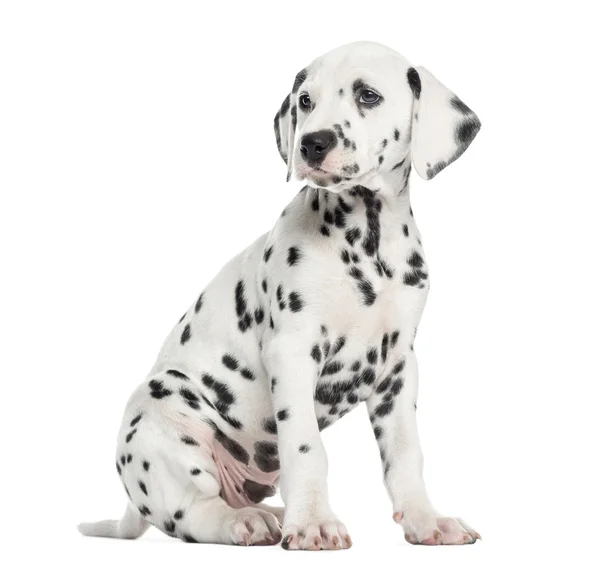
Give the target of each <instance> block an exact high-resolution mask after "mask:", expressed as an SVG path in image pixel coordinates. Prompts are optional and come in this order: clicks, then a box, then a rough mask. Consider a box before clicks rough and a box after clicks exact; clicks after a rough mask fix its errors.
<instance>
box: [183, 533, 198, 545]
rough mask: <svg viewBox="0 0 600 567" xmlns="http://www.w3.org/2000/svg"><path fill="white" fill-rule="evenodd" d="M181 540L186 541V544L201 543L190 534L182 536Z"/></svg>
mask: <svg viewBox="0 0 600 567" xmlns="http://www.w3.org/2000/svg"><path fill="white" fill-rule="evenodd" d="M181 539H182V540H183V541H185V543H200V542H199V541H198V540H197V539H195V538H194V537H192V536H191V535H190V534H181Z"/></svg>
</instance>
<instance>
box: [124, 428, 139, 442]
mask: <svg viewBox="0 0 600 567" xmlns="http://www.w3.org/2000/svg"><path fill="white" fill-rule="evenodd" d="M136 433H137V429H132V430H131V431H130V432H129V433H128V434H127V437H125V443H129V442H130V441H131V440H132V439H133V436H134V435H135V434H136Z"/></svg>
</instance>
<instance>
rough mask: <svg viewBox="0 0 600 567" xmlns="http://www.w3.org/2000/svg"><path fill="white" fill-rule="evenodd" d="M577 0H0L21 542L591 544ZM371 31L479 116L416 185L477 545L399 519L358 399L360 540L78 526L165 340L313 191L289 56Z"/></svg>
mask: <svg viewBox="0 0 600 567" xmlns="http://www.w3.org/2000/svg"><path fill="white" fill-rule="evenodd" d="M556 4H559V3H553V2H526V1H520V2H511V1H505V2H502V3H488V2H481V1H472V2H466V1H459V0H454V1H452V2H447V1H440V2H435V3H434V2H412V3H410V4H408V3H405V2H401V1H393V2H378V1H375V0H365V1H362V2H351V1H349V0H344V1H339V2H324V1H322V2H313V3H311V2H307V1H304V2H301V1H295V2H283V1H280V2H273V3H260V2H256V1H251V2H239V3H232V2H216V3H215V2H206V3H204V2H161V3H159V2H150V1H144V2H127V1H122V0H121V1H107V0H104V1H102V2H100V1H98V2H84V1H78V2H75V1H73V2H62V1H56V2H38V3H34V2H28V1H26V0H20V1H13V2H11V1H3V2H2V3H0V190H1V206H0V232H1V235H0V236H1V240H0V242H1V252H2V254H1V269H2V276H1V286H2V287H1V295H0V302H1V314H0V331H1V336H0V341H1V342H0V344H1V345H2V368H1V377H0V383H1V387H0V391H1V395H0V403H1V406H2V407H1V410H0V419H1V420H2V423H1V435H2V447H1V453H0V454H1V455H2V456H1V460H2V465H1V467H0V471H1V472H0V474H1V475H2V482H1V490H2V494H3V496H2V509H1V512H0V517H1V518H2V519H1V520H0V522H1V523H2V526H3V527H2V532H3V533H2V536H1V539H2V544H1V545H0V559H2V557H3V556H4V557H5V558H6V557H8V556H9V555H12V554H14V555H12V557H11V562H10V563H9V564H11V565H20V564H30V563H32V564H33V562H35V563H36V564H40V565H41V564H54V563H59V562H60V563H61V564H78V565H82V564H85V565H91V566H94V565H121V564H123V565H125V564H127V563H132V564H136V565H137V564H139V565H146V566H150V565H173V564H178V565H182V564H184V562H185V564H187V565H198V564H200V565H207V564H209V563H210V564H213V563H214V562H217V561H218V562H219V563H220V564H227V565H229V564H233V562H239V564H244V565H254V564H256V565H259V564H260V565H264V564H265V562H270V561H272V562H277V563H278V564H280V563H281V562H282V561H286V562H290V563H291V564H295V565H300V564H304V565H305V564H306V563H307V561H314V562H316V563H317V564H319V565H325V564H327V565H342V564H356V565H361V564H366V563H371V562H372V561H376V562H377V564H385V565H411V566H412V565H505V564H507V562H509V561H510V563H511V564H516V565H521V564H526V562H527V563H529V562H531V561H536V562H537V561H542V560H545V559H550V560H552V559H553V560H559V559H561V560H562V559H568V560H569V561H572V562H573V563H574V564H575V563H577V562H579V564H590V563H593V562H595V561H597V560H598V557H597V555H598V547H597V543H598V505H599V494H598V479H599V478H600V474H599V472H600V471H599V470H598V464H597V463H598V447H599V442H598V434H599V432H600V426H599V421H598V405H599V402H600V399H599V398H600V396H599V394H600V388H599V381H600V372H599V370H598V362H599V356H598V339H599V330H598V329H599V327H598V325H599V321H600V306H599V301H598V290H599V287H600V280H599V277H598V248H599V246H598V245H599V243H600V230H599V228H598V219H599V217H600V211H599V209H600V197H599V192H598V190H599V183H598V175H599V173H598V170H597V163H598V161H597V160H598V134H597V133H598V128H599V121H598V106H599V104H600V103H599V102H598V101H599V98H600V97H599V95H598V89H597V85H596V81H597V80H598V62H597V60H596V56H597V54H598V50H599V46H598V41H597V39H595V38H597V29H595V28H596V26H595V23H594V22H595V18H593V17H592V13H591V6H592V3H591V2H577V1H571V2H569V3H568V8H565V9H564V11H559V10H557V9H555V8H553V7H552V6H553V5H556ZM586 6H589V7H590V8H586ZM358 39H371V40H377V41H380V42H382V43H385V44H388V45H389V46H391V47H393V48H395V49H396V50H398V51H400V52H401V53H403V54H404V55H405V56H406V57H408V58H409V59H410V60H411V61H412V62H413V63H414V64H423V65H425V66H427V67H428V68H429V69H430V70H431V71H432V72H433V73H434V74H436V75H437V77H438V78H439V79H440V80H442V81H443V82H444V83H445V84H446V85H447V86H449V87H450V88H451V89H453V90H454V91H455V92H456V93H457V94H458V96H460V97H461V98H462V99H463V100H464V101H465V102H466V103H467V104H468V105H469V106H471V107H472V108H473V109H474V110H475V111H476V112H477V113H478V114H479V116H480V118H481V120H482V123H483V128H482V130H481V133H480V135H479V136H478V138H477V139H476V140H475V142H474V143H473V145H472V146H471V148H470V149H469V150H468V151H467V153H466V154H465V155H464V157H463V158H462V159H460V160H459V161H458V162H457V163H456V164H454V165H453V166H451V167H450V168H448V170H446V171H444V172H443V173H442V174H440V175H439V177H437V178H436V179H435V180H433V181H431V182H425V181H423V180H421V179H419V178H416V177H414V178H413V189H412V198H413V208H414V211H415V217H416V219H417V222H418V224H419V227H420V229H421V232H422V233H423V238H424V245H425V250H426V253H427V257H428V262H429V264H430V270H431V279H432V290H431V293H430V299H429V302H428V306H427V309H426V310H425V315H424V317H423V321H422V324H421V328H420V333H419V337H418V341H417V344H416V349H417V352H418V355H419V359H420V370H421V384H422V386H421V392H420V399H419V417H420V428H421V436H422V443H423V448H424V453H425V474H426V479H427V482H428V486H429V489H430V492H431V496H432V499H433V502H434V504H435V505H436V506H437V507H438V509H440V510H441V511H442V512H444V513H448V514H454V515H461V516H463V517H464V518H465V519H466V520H467V521H468V522H470V523H471V524H473V526H474V527H475V528H477V529H478V530H479V531H480V532H481V534H482V535H483V538H484V539H483V541H482V542H480V543H477V544H476V545H475V546H468V547H464V548H435V549H434V548H425V547H413V546H410V545H409V544H407V543H405V542H404V538H403V536H402V533H401V529H400V527H399V526H396V525H395V524H394V523H393V522H392V520H391V506H390V505H389V503H388V501H387V496H386V494H385V490H384V489H383V486H382V483H381V471H380V464H379V457H378V452H377V447H376V445H375V442H374V440H373V435H372V432H371V430H370V427H369V423H368V419H367V416H366V411H365V410H364V408H361V409H360V410H357V411H356V412H355V413H354V414H350V415H349V416H348V417H347V418H345V419H344V420H343V421H342V422H340V423H339V424H337V425H336V427H334V428H333V429H331V430H328V431H327V432H326V433H325V434H324V440H325V443H326V446H327V449H328V454H329V460H330V486H331V499H332V502H333V506H334V509H335V511H336V512H337V513H338V514H339V516H340V517H341V519H342V520H343V521H345V523H346V525H347V526H348V528H349V529H350V532H351V534H352V536H353V539H354V547H353V549H352V550H351V551H348V552H338V553H331V552H330V553H321V554H312V555H308V554H306V553H304V554H302V553H295V554H294V553H285V552H284V551H283V550H281V549H280V548H257V549H239V548H233V547H224V546H209V545H205V546H193V545H185V544H183V543H181V542H178V541H175V540H169V539H167V538H166V537H165V536H163V535H162V534H160V533H159V532H158V531H156V530H154V529H152V530H151V531H149V532H148V533H147V534H146V535H145V536H144V537H143V538H142V539H141V540H138V541H136V542H122V541H114V540H99V539H88V538H83V537H82V536H80V535H79V534H78V533H77V531H76V530H75V525H76V523H78V522H79V521H81V520H96V519H103V518H110V517H113V518H117V517H120V515H121V513H122V511H123V510H124V505H125V495H124V494H123V491H122V488H121V486H120V483H119V481H118V478H117V475H116V472H115V470H114V447H115V440H116V434H117V430H118V427H119V423H120V419H121V412H122V410H123V407H124V404H125V402H126V400H127V398H128V396H129V395H130V393H131V391H132V390H133V388H134V387H135V386H136V385H137V384H138V383H139V382H140V381H142V380H143V379H144V378H145V375H146V372H147V371H148V370H149V368H150V366H151V364H152V363H153V360H154V357H155V355H156V354H157V351H158V349H159V347H160V345H161V343H162V340H163V338H164V337H165V336H166V334H167V333H168V331H169V330H170V328H171V326H172V325H173V324H174V323H175V322H176V321H177V320H178V318H179V317H180V315H181V314H182V313H183V312H184V311H185V309H186V308H187V307H188V305H189V304H190V303H191V302H192V301H193V300H194V299H195V298H196V296H197V294H198V292H199V291H200V290H201V289H202V288H203V286H204V285H205V284H206V283H207V282H208V281H209V280H210V279H211V278H212V276H213V275H214V274H215V273H216V272H217V270H218V269H219V268H220V266H221V265H222V264H223V262H224V261H225V260H226V259H229V258H230V257H231V256H232V255H233V254H234V253H236V252H237V251H239V250H240V249H241V248H243V247H245V246H246V245H247V244H248V243H249V242H250V241H252V240H253V239H254V238H255V237H256V236H258V235H259V234H261V233H262V232H265V231H267V230H268V229H269V228H270V227H271V226H272V224H273V223H274V221H275V219H276V218H277V216H278V214H279V212H280V211H281V209H282V208H283V206H284V205H285V204H286V203H287V202H288V201H289V200H291V199H292V197H293V196H294V194H295V192H296V191H297V190H298V189H299V186H298V184H294V183H292V184H286V183H285V182H284V178H285V166H284V164H283V163H282V162H281V159H280V158H279V155H278V153H277V150H276V147H275V142H274V136H273V131H272V122H273V116H274V114H275V112H276V110H277V109H278V107H279V105H280V104H281V101H282V100H283V97H284V96H285V95H286V93H287V92H288V91H289V89H290V86H291V83H292V81H293V78H294V75H295V74H296V72H297V71H298V70H300V69H301V68H302V67H303V66H304V65H306V64H307V63H309V62H310V61H311V60H312V59H313V58H314V57H316V56H318V55H319V54H321V53H322V52H324V51H327V50H329V49H331V48H333V47H336V46H337V45H339V44H341V43H345V42H348V41H354V40H358ZM594 54H596V55H594ZM594 544H595V546H596V547H595V550H594V549H593V547H594ZM223 562H224V563H223Z"/></svg>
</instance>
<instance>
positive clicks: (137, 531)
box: [77, 504, 150, 539]
mask: <svg viewBox="0 0 600 567" xmlns="http://www.w3.org/2000/svg"><path fill="white" fill-rule="evenodd" d="M149 527H150V523H149V522H148V521H147V520H145V519H144V518H142V516H141V514H140V513H139V512H138V511H137V510H136V509H135V508H134V507H133V506H131V505H130V504H128V505H127V510H125V514H124V515H123V517H122V518H121V519H120V520H102V521H101V522H92V523H82V524H79V525H78V526H77V529H78V530H79V531H80V532H81V533H82V534H83V535H85V536H93V537H116V538H120V539H135V538H138V537H140V536H141V535H142V534H143V533H145V532H146V530H147V529H148V528H149Z"/></svg>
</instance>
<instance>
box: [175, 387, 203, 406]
mask: <svg viewBox="0 0 600 567" xmlns="http://www.w3.org/2000/svg"><path fill="white" fill-rule="evenodd" d="M179 394H180V395H181V397H182V398H183V399H184V401H185V403H186V404H187V405H188V406H190V407H191V408H192V409H196V410H197V409H200V398H199V397H198V396H197V395H196V394H194V392H192V391H191V390H190V389H188V388H180V389H179Z"/></svg>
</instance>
